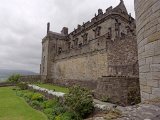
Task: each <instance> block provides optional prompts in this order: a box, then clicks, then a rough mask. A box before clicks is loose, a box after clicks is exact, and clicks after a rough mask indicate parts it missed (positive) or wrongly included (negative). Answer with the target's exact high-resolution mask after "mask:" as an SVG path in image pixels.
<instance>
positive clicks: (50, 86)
mask: <svg viewBox="0 0 160 120" xmlns="http://www.w3.org/2000/svg"><path fill="white" fill-rule="evenodd" d="M37 85H38V86H39V87H42V88H46V89H49V90H55V91H56V92H63V93H68V92H69V90H68V88H65V87H60V86H55V85H51V84H37Z"/></svg>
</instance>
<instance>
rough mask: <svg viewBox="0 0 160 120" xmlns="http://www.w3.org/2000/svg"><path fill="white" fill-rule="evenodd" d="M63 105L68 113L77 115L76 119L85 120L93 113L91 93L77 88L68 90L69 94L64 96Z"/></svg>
mask: <svg viewBox="0 0 160 120" xmlns="http://www.w3.org/2000/svg"><path fill="white" fill-rule="evenodd" d="M65 104H66V106H67V107H68V109H69V111H70V112H72V113H74V114H75V115H77V118H78V117H80V118H85V117H86V116H87V115H89V114H90V113H91V112H92V111H93V99H92V95H91V92H90V91H89V90H87V89H85V88H81V87H79V86H75V87H73V88H70V89H69V94H66V96H65Z"/></svg>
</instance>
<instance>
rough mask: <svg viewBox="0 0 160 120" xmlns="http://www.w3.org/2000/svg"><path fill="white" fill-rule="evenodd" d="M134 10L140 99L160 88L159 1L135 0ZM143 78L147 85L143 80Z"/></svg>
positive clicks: (149, 95)
mask: <svg viewBox="0 0 160 120" xmlns="http://www.w3.org/2000/svg"><path fill="white" fill-rule="evenodd" d="M135 11H136V24H137V43H138V49H139V50H138V51H139V53H138V59H139V64H140V65H141V66H140V71H139V72H140V73H139V74H140V84H141V93H143V94H141V95H142V96H141V98H142V100H146V99H153V98H154V97H156V96H159V94H157V93H158V92H157V91H159V90H160V86H159V79H160V70H159V69H160V68H159V66H160V47H159V46H160V42H159V40H160V21H159V18H160V1H159V0H135ZM142 36H143V37H142ZM143 48H145V50H144V49H143ZM142 60H143V61H142ZM144 61H145V62H144ZM141 73H145V74H146V77H144V76H142V75H143V74H141ZM145 78H146V79H147V85H146V81H144V80H145ZM144 85H146V86H144Z"/></svg>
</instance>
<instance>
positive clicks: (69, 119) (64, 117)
mask: <svg viewBox="0 0 160 120" xmlns="http://www.w3.org/2000/svg"><path fill="white" fill-rule="evenodd" d="M55 119H56V120H78V119H77V118H76V116H75V114H74V113H71V112H65V113H63V114H60V115H59V116H57V117H56V118H55ZM79 120H80V118H79Z"/></svg>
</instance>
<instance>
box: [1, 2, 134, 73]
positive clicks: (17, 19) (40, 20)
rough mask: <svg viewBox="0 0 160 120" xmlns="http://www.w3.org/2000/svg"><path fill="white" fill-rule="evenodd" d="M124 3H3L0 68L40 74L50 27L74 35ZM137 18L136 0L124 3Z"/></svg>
mask: <svg viewBox="0 0 160 120" xmlns="http://www.w3.org/2000/svg"><path fill="white" fill-rule="evenodd" d="M119 1H120V0H0V3H1V4H0V68H5V69H22V70H30V71H34V72H39V64H40V61H41V40H42V38H43V37H44V36H45V35H46V24H47V22H50V23H51V30H52V31H55V32H59V31H61V29H62V27H63V26H66V27H69V31H72V30H73V29H74V27H76V26H77V24H82V23H83V22H87V21H89V20H90V19H91V18H92V17H93V16H94V14H95V13H97V10H98V9H99V8H101V9H103V10H104V11H105V9H106V8H108V7H110V6H113V7H115V6H116V5H118V4H119ZM124 2H125V5H126V7H127V10H128V12H129V13H132V16H133V17H134V0H124Z"/></svg>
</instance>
